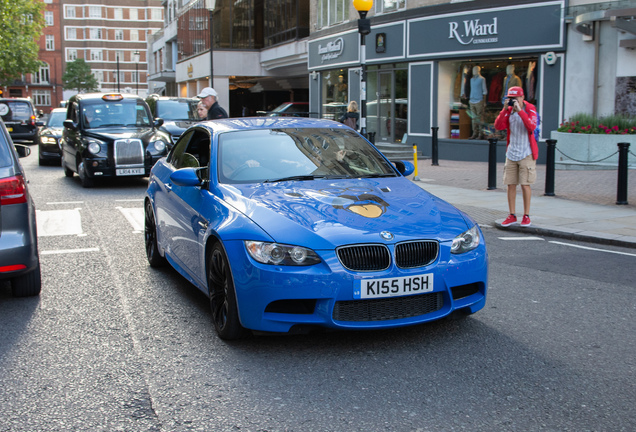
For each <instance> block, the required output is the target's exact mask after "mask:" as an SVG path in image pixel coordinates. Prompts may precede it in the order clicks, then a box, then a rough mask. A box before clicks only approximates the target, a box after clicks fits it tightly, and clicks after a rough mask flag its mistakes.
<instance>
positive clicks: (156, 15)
mask: <svg viewBox="0 0 636 432" xmlns="http://www.w3.org/2000/svg"><path fill="white" fill-rule="evenodd" d="M162 12H163V11H162V10H161V9H159V8H152V9H150V19H151V20H152V21H161V20H163V17H162V16H161V15H162Z"/></svg>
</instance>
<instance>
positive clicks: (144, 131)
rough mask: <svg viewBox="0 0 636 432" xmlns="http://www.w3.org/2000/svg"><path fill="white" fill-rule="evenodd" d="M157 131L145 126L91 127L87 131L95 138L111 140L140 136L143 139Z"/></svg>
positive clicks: (87, 133)
mask: <svg viewBox="0 0 636 432" xmlns="http://www.w3.org/2000/svg"><path fill="white" fill-rule="evenodd" d="M154 132H155V130H154V129H152V128H148V127H144V128H101V129H98V128H96V129H89V130H87V131H86V135H87V136H91V137H94V138H102V139H104V138H106V139H109V140H119V139H133V138H139V139H141V140H144V139H147V138H148V137H149V136H151V135H152V134H153V133H154Z"/></svg>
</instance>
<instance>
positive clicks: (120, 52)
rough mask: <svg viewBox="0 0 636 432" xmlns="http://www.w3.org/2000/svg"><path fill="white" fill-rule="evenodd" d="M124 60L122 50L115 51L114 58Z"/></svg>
mask: <svg viewBox="0 0 636 432" xmlns="http://www.w3.org/2000/svg"><path fill="white" fill-rule="evenodd" d="M118 59H119V61H124V52H123V51H121V50H117V51H115V60H118Z"/></svg>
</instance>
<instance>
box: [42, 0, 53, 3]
mask: <svg viewBox="0 0 636 432" xmlns="http://www.w3.org/2000/svg"><path fill="white" fill-rule="evenodd" d="M44 3H49V4H50V3H53V0H44Z"/></svg>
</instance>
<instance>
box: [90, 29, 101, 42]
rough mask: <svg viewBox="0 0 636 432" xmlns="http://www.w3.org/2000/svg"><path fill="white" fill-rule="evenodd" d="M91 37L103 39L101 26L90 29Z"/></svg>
mask: <svg viewBox="0 0 636 432" xmlns="http://www.w3.org/2000/svg"><path fill="white" fill-rule="evenodd" d="M90 30H91V32H90V39H101V38H102V29H100V28H92V29H90Z"/></svg>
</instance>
